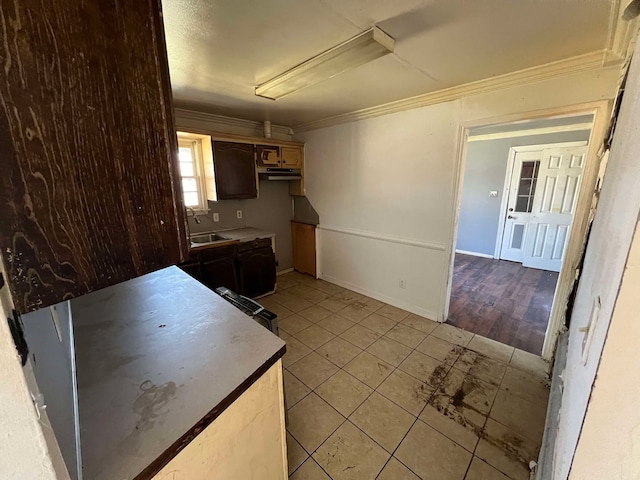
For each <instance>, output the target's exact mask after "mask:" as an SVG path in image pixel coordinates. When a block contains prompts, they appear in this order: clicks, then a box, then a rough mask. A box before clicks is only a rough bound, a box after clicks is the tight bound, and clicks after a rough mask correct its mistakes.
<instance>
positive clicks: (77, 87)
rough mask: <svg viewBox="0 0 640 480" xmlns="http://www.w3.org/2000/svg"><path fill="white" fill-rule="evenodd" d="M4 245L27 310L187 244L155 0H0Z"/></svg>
mask: <svg viewBox="0 0 640 480" xmlns="http://www.w3.org/2000/svg"><path fill="white" fill-rule="evenodd" d="M0 14H1V15H2V18H3V21H2V23H1V25H0V31H1V33H0V36H1V37H2V38H3V39H4V45H5V48H3V53H2V58H3V60H2V65H3V68H2V69H0V99H1V100H2V101H1V102H0V104H1V105H2V107H1V108H0V250H1V251H2V259H3V262H4V266H5V270H6V273H7V275H6V276H7V277H8V283H9V286H10V289H11V293H12V295H13V300H14V303H15V306H16V308H17V309H18V310H19V311H20V312H23V313H24V312H28V311H31V310H35V309H37V308H40V307H45V306H49V305H52V304H55V303H58V302H60V301H62V300H66V299H70V298H73V297H77V296H79V295H82V294H84V293H87V292H91V291H93V290H97V289H100V288H103V287H106V286H109V285H112V284H115V283H119V282H122V281H124V280H128V279H130V278H132V277H136V276H138V275H142V274H145V273H148V272H151V271H153V270H157V269H160V268H163V267H165V266H168V265H171V264H175V263H179V262H181V261H183V260H184V258H185V257H186V254H187V251H188V245H187V238H186V233H185V219H184V209H183V201H182V196H181V195H180V186H179V183H178V182H179V178H180V177H179V172H178V162H177V150H178V149H177V140H176V134H175V127H174V121H173V110H172V105H171V90H170V83H169V74H168V67H167V58H166V50H165V44H164V31H163V26H162V20H161V10H160V2H159V0H142V1H137V2H131V1H125V0H112V1H110V2H102V1H99V0H86V1H83V2H78V1H76V0H49V1H48V2H46V8H45V6H44V4H42V3H41V2H3V3H2V4H1V5H0Z"/></svg>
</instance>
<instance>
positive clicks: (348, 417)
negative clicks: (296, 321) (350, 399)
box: [276, 285, 530, 476]
mask: <svg viewBox="0 0 640 480" xmlns="http://www.w3.org/2000/svg"><path fill="white" fill-rule="evenodd" d="M293 286H295V285H293ZM308 288H313V287H308ZM285 290H286V289H285ZM319 291H321V290H319ZM322 293H324V294H326V295H330V294H328V293H326V292H322ZM336 295H338V294H336ZM329 298H332V296H331V295H330V296H329ZM305 300H306V299H305ZM325 300H326V299H325ZM338 300H342V301H345V300H343V299H338ZM322 301H324V300H321V301H320V302H317V303H313V302H310V303H312V306H318V305H319V303H321V302H322ZM349 301H350V303H348V304H347V305H345V306H344V307H343V308H341V309H340V310H338V311H335V312H333V311H332V312H331V313H330V314H329V315H327V316H326V317H324V318H322V319H320V320H318V321H316V322H314V321H312V320H309V319H307V318H306V317H304V316H303V315H300V312H294V314H297V315H300V316H301V317H302V318H304V319H305V320H307V321H308V322H310V323H311V325H309V326H308V327H305V328H304V329H302V330H300V331H299V332H297V333H300V332H301V331H303V330H306V329H307V328H310V327H311V326H313V325H318V326H319V327H320V328H323V329H324V330H326V331H328V332H329V333H331V334H332V335H334V337H333V338H331V339H330V340H328V341H327V342H324V343H323V344H322V345H319V346H318V347H317V348H315V349H313V348H311V347H309V346H308V345H306V344H305V343H304V342H303V341H302V340H300V339H298V338H297V337H295V335H296V334H290V335H291V336H293V337H294V338H295V339H296V340H297V341H298V342H300V343H302V344H303V345H305V347H307V348H310V351H309V353H307V354H306V355H304V356H303V357H301V358H299V359H298V360H296V361H295V362H293V363H292V364H291V365H289V366H292V365H294V364H295V363H297V362H298V361H300V360H302V359H303V358H306V357H307V356H308V355H310V354H311V353H312V352H315V353H317V350H318V349H320V348H321V347H322V346H324V345H325V344H326V343H328V342H330V341H332V340H334V339H335V338H336V337H340V338H341V340H344V341H346V342H348V343H350V344H351V345H354V346H355V347H356V348H358V349H359V350H360V352H359V353H358V354H357V355H356V356H355V357H354V358H352V359H351V360H350V361H349V362H347V364H348V363H350V362H351V361H353V360H355V358H357V357H358V356H360V355H361V354H362V353H363V352H365V351H366V352H367V353H369V355H373V356H374V357H376V358H378V359H380V360H382V361H384V362H385V363H388V362H387V361H386V360H385V359H383V358H380V357H379V356H378V355H375V354H374V353H372V352H369V351H368V350H367V349H368V348H369V347H370V346H371V345H373V344H374V343H376V342H378V341H379V340H380V339H381V338H382V337H385V338H387V339H388V340H391V341H395V342H397V343H399V344H400V345H403V346H404V347H407V348H410V349H411V351H410V352H409V353H408V354H407V355H405V356H404V358H403V360H402V361H401V362H400V364H402V363H403V362H404V361H405V360H406V359H407V358H408V357H409V356H410V355H411V354H412V353H414V352H415V351H418V352H419V353H421V354H423V355H426V354H424V353H423V352H420V351H419V350H417V348H418V347H419V346H420V345H421V344H422V343H423V342H424V340H425V339H426V338H428V337H430V336H432V333H433V331H434V330H435V328H434V329H432V330H431V331H430V332H429V333H425V332H424V331H422V330H419V329H415V328H413V327H411V326H409V325H406V324H404V323H403V322H404V320H406V318H408V317H409V316H410V315H409V314H407V315H405V316H404V317H403V318H402V319H401V320H400V321H396V320H394V319H390V320H392V321H393V322H394V326H393V327H391V328H389V329H387V330H386V331H385V333H383V334H380V333H379V332H375V331H374V330H371V329H370V328H368V327H366V326H364V325H360V324H361V322H362V321H364V320H365V319H366V318H368V317H369V316H370V315H371V314H373V313H375V312H376V311H378V310H380V309H381V308H383V307H384V304H383V305H381V306H379V307H378V308H377V309H375V310H370V311H369V310H368V309H367V310H368V311H369V313H368V315H367V316H365V317H364V318H362V319H360V320H359V321H358V322H353V320H351V319H348V318H346V317H342V318H344V319H345V320H348V321H350V322H352V323H353V324H354V325H353V326H355V325H360V326H361V327H363V328H365V329H367V330H369V331H372V332H374V333H376V334H377V335H379V337H378V338H377V339H376V340H375V341H374V342H372V343H371V344H369V345H368V346H367V347H366V348H365V349H362V348H361V347H360V346H358V345H355V344H354V343H352V342H350V341H349V340H347V339H345V338H342V337H341V336H340V335H342V333H344V332H345V331H346V330H345V331H343V332H341V333H340V334H338V335H336V334H335V333H334V332H331V331H330V330H328V329H326V328H324V327H322V326H321V325H319V323H321V322H322V321H323V320H324V319H325V318H328V317H329V316H330V315H332V314H333V315H338V316H341V315H340V313H339V312H340V311H342V310H344V309H345V308H347V307H349V306H351V305H352V304H353V303H355V302H358V299H357V297H356V299H353V300H349ZM276 303H278V302H277V301H276ZM308 308H312V307H308ZM303 310H305V309H303ZM385 318H388V317H386V316H385ZM427 320H428V319H427ZM401 324H402V325H403V326H405V327H407V328H410V329H414V330H417V331H419V332H421V333H425V338H424V339H423V340H421V341H420V343H418V345H416V347H409V346H407V345H406V344H403V343H402V342H398V341H397V340H395V339H394V338H391V337H387V336H386V335H387V334H388V333H389V331H391V330H392V329H393V328H395V327H397V326H398V325H401ZM453 327H455V326H453ZM349 328H352V327H349ZM436 328H437V326H436ZM455 328H459V327H455ZM347 330H348V329H347ZM461 330H463V329H461ZM285 332H286V330H285ZM287 333H289V332H287ZM469 333H471V332H469ZM475 336H476V335H475V334H474V335H472V337H471V339H470V340H469V341H468V342H467V343H466V345H460V346H461V347H462V348H464V349H466V350H469V351H471V352H474V353H476V354H480V355H482V356H485V357H487V358H489V359H490V360H493V361H498V362H499V363H501V364H503V365H505V366H506V367H509V366H510V365H511V361H512V358H513V356H514V355H515V351H516V350H517V349H515V348H513V347H511V348H513V350H512V352H511V355H510V356H509V359H508V361H507V362H506V363H505V362H501V361H499V360H497V359H495V358H493V357H488V356H487V355H485V354H483V353H481V352H476V351H474V350H472V349H470V348H467V346H468V345H469V344H470V343H471V341H472V339H473V338H474V337H475ZM478 336H479V337H481V338H487V337H482V336H480V335H478ZM434 337H435V338H439V337H436V336H434ZM441 340H442V339H441ZM445 341H447V340H445ZM449 343H451V342H449ZM498 343H501V342H498ZM454 345H455V344H454ZM317 354H318V353H317ZM318 355H319V356H320V357H321V358H323V359H326V360H328V361H329V362H330V363H331V364H333V365H335V366H336V367H337V368H338V370H337V371H336V372H334V373H333V374H332V375H330V376H329V377H328V378H327V379H325V380H324V381H323V382H322V383H320V384H319V385H318V386H317V387H316V388H314V389H309V392H307V394H305V395H304V397H302V398H301V399H300V400H298V402H296V404H294V405H297V403H299V402H300V401H302V400H303V399H304V398H306V397H307V396H308V395H309V394H310V393H311V392H313V393H315V394H316V395H317V396H318V397H319V398H320V399H321V400H322V401H323V402H325V403H326V404H327V405H329V406H330V407H331V408H332V409H333V410H334V411H336V412H337V413H338V414H339V415H340V416H341V417H342V418H343V419H344V421H342V422H341V423H340V425H338V427H337V428H336V429H335V430H334V431H332V432H331V433H330V434H329V436H328V437H327V438H326V439H325V440H324V441H323V442H322V443H321V444H320V446H319V447H318V448H320V447H321V446H322V445H323V444H324V443H325V442H326V441H327V440H328V439H329V438H330V437H331V436H332V435H333V434H334V433H335V432H336V431H337V430H338V429H339V428H340V427H341V426H342V425H344V423H345V422H346V421H349V422H350V423H351V424H352V425H353V426H355V427H356V428H357V429H358V430H359V431H360V432H362V433H363V434H364V435H365V436H366V437H367V438H369V439H370V440H371V441H373V442H374V443H375V444H376V445H379V444H378V442H377V441H376V440H374V439H373V438H371V437H370V436H369V435H368V434H367V433H366V432H364V431H362V430H361V429H360V428H359V427H358V426H357V425H355V424H354V423H353V422H352V421H351V420H350V418H351V416H352V415H353V414H354V413H355V412H356V411H357V410H358V409H359V408H360V407H361V406H362V404H364V403H365V402H366V401H367V400H368V399H369V398H370V397H371V396H372V395H373V393H374V392H375V393H378V394H379V395H380V396H382V397H383V398H385V399H386V400H388V401H390V402H391V403H393V404H394V405H396V406H398V407H399V408H400V409H402V410H403V411H405V412H407V413H408V414H410V415H413V413H412V412H409V411H408V410H406V409H405V408H404V407H402V406H401V405H398V404H397V403H396V402H394V401H393V400H392V399H389V398H387V397H386V396H385V395H384V394H382V393H381V392H379V391H378V390H377V389H378V388H379V387H380V385H382V384H383V383H384V382H385V381H386V380H387V379H388V378H389V377H390V376H391V375H393V374H394V373H395V372H396V371H398V370H399V371H401V372H402V373H404V374H408V375H409V376H410V377H411V378H414V379H415V380H418V381H419V382H421V383H423V384H424V383H425V382H423V381H422V380H421V379H418V378H416V377H414V376H413V375H411V374H409V373H408V372H405V371H404V370H401V369H400V368H399V367H400V365H398V366H395V365H393V364H390V365H391V366H392V367H393V369H392V370H391V372H390V373H389V374H388V375H387V376H385V378H384V379H383V380H382V381H381V382H380V383H379V384H378V385H377V387H375V388H373V389H372V392H371V393H370V394H369V395H367V397H366V398H365V399H364V400H363V401H362V402H360V403H359V404H358V406H356V408H355V409H354V410H353V411H352V412H351V413H350V414H349V415H348V416H346V417H345V416H344V415H342V414H341V413H340V412H338V411H337V410H336V409H335V408H334V407H333V406H332V405H331V404H330V403H328V402H327V401H326V400H324V399H323V398H322V397H321V396H320V395H318V393H317V392H316V389H317V388H319V387H320V386H321V385H322V384H324V383H326V382H327V381H329V380H330V379H331V378H333V376H335V375H336V374H337V373H338V372H339V371H341V370H342V371H343V372H345V373H346V374H348V375H349V376H351V377H353V378H355V379H356V380H358V381H360V382H361V380H360V379H358V378H357V377H355V376H354V375H352V374H351V373H350V372H348V371H347V370H345V369H344V368H343V367H341V366H339V365H337V364H336V363H334V362H333V361H331V360H330V359H329V358H327V357H324V356H323V355H320V354H318ZM427 356H428V357H429V358H434V357H431V356H430V355H427ZM459 358H460V355H458V360H459ZM435 360H437V361H439V362H441V364H445V362H444V361H441V360H439V359H435ZM456 361H457V360H456ZM454 363H455V362H454ZM347 364H345V365H347ZM445 365H446V364H445ZM447 366H448V369H447V374H446V375H445V376H444V377H443V378H442V380H441V381H440V382H439V383H438V386H436V387H435V388H434V390H433V392H432V393H431V395H430V397H429V400H427V402H426V403H425V405H424V406H423V407H422V409H421V410H420V413H418V414H417V415H413V416H414V421H413V423H412V424H411V427H409V429H408V430H407V432H406V433H405V435H404V436H403V438H402V440H400V442H399V443H398V445H397V446H396V448H395V449H394V450H393V452H392V453H391V455H390V456H389V458H388V459H387V462H385V464H384V465H383V467H382V469H381V470H380V472H378V475H379V474H380V473H381V472H382V470H384V468H385V467H386V465H387V464H388V463H389V461H390V460H391V457H394V454H395V452H396V451H397V450H398V448H399V446H400V445H401V444H402V442H403V441H404V440H405V438H406V436H407V435H408V433H409V432H410V431H411V429H412V428H413V427H414V426H415V424H416V423H417V421H418V420H420V418H419V417H420V415H421V414H422V413H423V412H424V410H425V409H426V407H427V406H429V405H430V402H431V400H432V398H433V397H434V395H435V394H436V393H437V390H438V388H439V387H440V386H441V385H442V382H443V381H444V378H446V376H447V375H448V374H449V373H450V372H451V370H452V369H453V368H454V364H451V365H447ZM286 368H287V370H288V367H286ZM512 368H515V369H516V370H519V371H524V372H525V373H527V374H530V372H528V371H526V370H521V369H518V368H516V367H512ZM288 371H289V370H288ZM506 371H507V369H506V368H505V371H504V372H503V374H502V376H501V378H500V381H499V383H498V388H497V390H496V395H495V396H494V398H493V400H492V405H491V407H490V409H489V412H488V413H487V415H486V416H485V419H484V423H483V427H482V430H481V431H484V428H485V426H486V423H487V420H488V418H489V416H490V414H491V411H492V410H493V406H494V404H495V401H496V398H497V394H498V393H499V391H500V389H501V387H502V384H503V382H504V377H505V375H506ZM289 374H291V375H292V376H293V377H294V378H296V379H297V380H298V381H300V382H301V383H302V384H303V385H304V386H305V387H306V388H309V387H308V386H307V385H306V384H305V383H304V382H302V381H301V380H300V379H299V378H298V377H296V376H295V375H294V374H293V373H292V372H290V371H289ZM363 383H364V382H363ZM489 383H491V382H489ZM365 385H367V384H365ZM367 387H369V388H371V386H369V385H367ZM294 405H292V406H291V407H290V408H292V407H293V406H294ZM423 423H425V422H424V421H423ZM497 423H500V422H497ZM426 425H427V426H429V427H430V428H432V429H434V430H435V431H436V432H438V433H439V434H441V435H443V434H442V433H441V432H440V431H439V430H437V429H435V428H434V427H432V426H430V425H429V424H426ZM507 428H509V427H508V426H507ZM288 433H289V434H290V435H292V437H293V438H295V436H293V434H291V432H288ZM443 436H444V437H446V438H448V439H449V440H450V441H452V442H453V443H455V444H456V445H458V446H460V447H461V448H463V449H464V450H466V451H469V450H467V449H466V448H464V447H462V446H461V445H459V444H458V443H457V442H455V440H453V439H450V438H449V437H447V436H446V435H443ZM480 439H481V438H479V439H478V441H477V442H476V445H475V447H474V449H473V452H470V453H471V454H472V459H473V457H475V451H476V450H477V447H478V444H479V442H480ZM296 441H297V439H296ZM298 443H299V442H298ZM379 446H380V448H382V449H383V451H385V452H387V453H388V450H387V449H386V448H384V447H382V446H381V445H379ZM301 447H302V445H301ZM302 448H303V450H304V451H305V452H306V453H308V452H307V450H306V449H305V448H304V447H302ZM318 448H316V449H315V450H314V451H313V452H311V453H310V454H309V457H308V458H312V459H313V456H312V455H313V454H314V453H315V452H316V451H317V450H318ZM308 458H307V459H308ZM394 458H395V459H396V460H398V459H397V458H396V457H394ZM478 458H479V457H478ZM313 460H314V461H315V459H313ZM479 460H482V459H480V458H479ZM482 461H484V460H482ZM303 463H304V462H303ZM315 463H316V464H317V462H315ZM400 463H401V464H402V462H400ZM471 463H472V462H471V461H470V462H469V465H468V466H467V473H468V470H469V468H470V465H471ZM485 463H486V462H485ZM318 465H319V464H318ZM403 465H404V464H403ZM405 467H406V465H405ZM298 468H299V467H298ZM407 468H408V469H409V471H412V470H411V469H410V468H409V467H407ZM296 470H297V468H296ZM296 470H294V472H295V471H296ZM322 470H323V471H324V468H323V469H322ZM292 473H293V472H292ZM413 473H415V472H413ZM467 473H465V476H466V474H467Z"/></svg>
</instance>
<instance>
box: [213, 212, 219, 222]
mask: <svg viewBox="0 0 640 480" xmlns="http://www.w3.org/2000/svg"><path fill="white" fill-rule="evenodd" d="M213 221H214V222H219V221H220V214H219V213H214V214H213Z"/></svg>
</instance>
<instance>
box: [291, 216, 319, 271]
mask: <svg viewBox="0 0 640 480" xmlns="http://www.w3.org/2000/svg"><path fill="white" fill-rule="evenodd" d="M291 241H292V244H293V268H294V269H295V270H297V271H298V272H300V273H308V274H309V275H313V276H314V277H315V276H316V227H315V226H313V225H308V224H306V223H298V222H291Z"/></svg>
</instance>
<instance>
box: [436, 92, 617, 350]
mask: <svg viewBox="0 0 640 480" xmlns="http://www.w3.org/2000/svg"><path fill="white" fill-rule="evenodd" d="M612 105H613V101H611V100H601V101H595V102H586V103H580V104H576V105H567V106H563V107H555V108H547V109H542V110H534V111H529V112H521V113H516V114H509V115H502V116H496V117H487V118H483V119H479V120H473V121H468V122H461V123H460V124H459V125H458V143H457V148H456V156H457V159H456V162H455V165H454V172H453V173H454V175H453V185H452V187H453V192H454V207H455V209H454V212H453V218H452V221H451V225H450V231H449V242H448V249H449V250H448V252H446V253H447V254H448V255H449V265H448V267H445V268H448V274H447V281H446V282H445V283H444V284H443V288H442V297H441V298H442V305H443V310H442V312H441V313H442V317H441V318H442V321H446V319H447V317H448V315H449V304H450V301H451V286H452V281H453V266H454V261H455V251H456V249H455V245H456V241H457V237H458V223H459V220H460V205H461V203H462V183H463V180H464V169H465V166H466V156H467V143H468V138H469V130H470V129H471V128H474V127H482V126H489V125H496V124H502V123H511V122H518V121H523V120H539V119H545V118H559V117H573V116H577V115H589V114H592V115H593V126H592V128H591V134H590V135H589V142H588V144H589V149H588V152H587V164H586V165H585V171H584V174H583V175H584V176H583V181H582V185H581V186H580V193H579V194H578V203H577V207H576V213H575V216H574V218H573V228H572V229H571V233H570V234H569V241H568V243H567V250H566V253H565V259H564V262H563V265H562V269H561V270H560V274H559V276H558V284H557V285H556V291H555V294H554V298H553V305H552V307H551V315H550V316H549V322H548V324H547V331H546V333H545V338H544V344H543V347H542V357H543V358H544V359H546V360H551V359H552V358H553V354H554V352H555V347H556V340H557V338H558V335H559V334H560V332H561V330H562V329H563V328H564V317H565V312H566V306H567V301H568V298H569V295H570V293H571V291H572V289H573V285H574V282H575V278H576V270H577V269H578V267H579V265H580V259H581V258H582V253H583V251H584V249H585V245H586V233H587V227H588V225H589V217H590V214H591V204H592V202H591V200H592V197H593V194H594V192H595V186H596V181H597V179H598V171H599V167H600V160H601V158H602V154H603V152H602V144H603V142H604V139H605V137H606V134H607V131H608V128H609V121H610V118H611V109H612Z"/></svg>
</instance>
